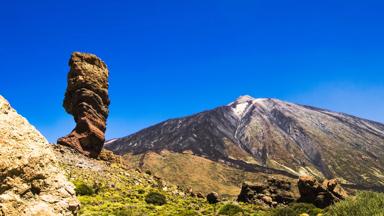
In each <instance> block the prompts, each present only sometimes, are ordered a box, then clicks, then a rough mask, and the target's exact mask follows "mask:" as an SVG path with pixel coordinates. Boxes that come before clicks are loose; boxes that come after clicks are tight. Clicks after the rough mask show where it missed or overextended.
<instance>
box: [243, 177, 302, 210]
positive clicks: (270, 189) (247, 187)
mask: <svg viewBox="0 0 384 216" xmlns="http://www.w3.org/2000/svg"><path fill="white" fill-rule="evenodd" d="M237 200H238V201H239V202H245V203H252V204H259V205H267V206H270V207H275V206H277V205H279V204H282V205H286V204H289V203H291V202H294V201H295V200H296V198H295V194H294V192H293V187H292V184H291V182H288V181H285V180H280V179H275V178H271V179H268V181H267V182H264V183H257V184H248V183H244V184H243V186H242V188H241V192H240V195H239V196H238V198H237Z"/></svg>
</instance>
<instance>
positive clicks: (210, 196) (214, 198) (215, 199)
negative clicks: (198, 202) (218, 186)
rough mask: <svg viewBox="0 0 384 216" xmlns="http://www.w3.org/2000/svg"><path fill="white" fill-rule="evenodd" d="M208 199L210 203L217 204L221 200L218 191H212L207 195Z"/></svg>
mask: <svg viewBox="0 0 384 216" xmlns="http://www.w3.org/2000/svg"><path fill="white" fill-rule="evenodd" d="M207 201H208V203H209V204H215V203H218V202H220V198H219V194H217V193H216V192H211V193H209V194H208V195H207Z"/></svg>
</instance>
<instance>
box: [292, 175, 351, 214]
mask: <svg viewBox="0 0 384 216" xmlns="http://www.w3.org/2000/svg"><path fill="white" fill-rule="evenodd" d="M298 187H299V192H300V196H301V197H300V199H299V201H300V202H307V203H312V204H314V205H315V206H317V207H319V208H325V207H328V206H330V205H332V204H334V203H335V202H338V201H340V200H344V199H345V198H346V197H348V194H347V192H346V191H345V190H344V189H343V188H342V187H341V186H340V185H339V184H338V182H337V180H336V179H332V180H324V181H323V183H322V184H321V183H320V182H318V181H317V180H316V179H315V178H314V177H312V176H302V177H300V179H299V182H298Z"/></svg>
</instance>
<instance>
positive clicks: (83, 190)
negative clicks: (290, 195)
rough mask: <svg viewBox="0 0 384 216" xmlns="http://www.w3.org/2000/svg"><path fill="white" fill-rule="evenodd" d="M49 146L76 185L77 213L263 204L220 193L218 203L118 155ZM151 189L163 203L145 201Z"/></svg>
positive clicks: (210, 211) (207, 210) (180, 211)
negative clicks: (133, 165) (99, 156)
mask: <svg viewBox="0 0 384 216" xmlns="http://www.w3.org/2000/svg"><path fill="white" fill-rule="evenodd" d="M51 148H52V149H53V150H54V151H55V154H56V157H57V158H58V160H59V161H60V164H61V167H62V168H63V169H64V170H65V173H66V175H67V177H68V179H69V180H70V181H71V182H73V183H74V184H75V185H76V188H77V194H78V199H79V200H80V202H81V210H80V214H81V215H215V214H216V213H217V212H218V211H219V209H220V208H222V207H223V206H225V205H226V204H232V203H233V204H235V205H236V206H239V207H240V208H241V209H242V211H244V212H245V213H246V214H247V215H250V214H251V213H252V212H257V211H259V210H261V209H263V206H258V205H252V204H247V203H238V202H236V197H233V198H231V199H228V198H227V199H222V198H221V197H220V199H221V202H220V203H218V204H215V205H211V204H209V203H208V202H207V200H206V198H205V194H197V193H196V194H195V193H194V192H193V191H190V190H188V189H187V188H183V187H178V186H176V185H172V184H169V183H167V182H165V181H164V180H162V179H161V178H159V177H156V176H153V175H152V174H151V173H149V172H147V173H146V172H145V171H141V170H136V169H130V168H128V167H127V166H125V165H124V163H122V161H121V160H120V158H119V157H105V158H104V159H108V160H109V161H105V160H97V159H91V158H88V157H85V156H83V155H81V154H79V153H77V152H76V151H74V150H72V149H70V148H68V147H65V146H59V145H52V147H51ZM102 155H103V153H102ZM151 192H156V193H159V194H162V195H164V197H165V202H166V203H164V204H162V205H159V204H153V203H148V202H147V200H146V199H147V197H148V195H149V194H150V193H151Z"/></svg>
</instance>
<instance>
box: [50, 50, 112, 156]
mask: <svg viewBox="0 0 384 216" xmlns="http://www.w3.org/2000/svg"><path fill="white" fill-rule="evenodd" d="M69 66H70V71H69V73H68V86H67V91H66V92H65V98H64V103H63V106H64V108H65V110H66V111H67V112H68V113H69V114H71V115H73V117H74V119H75V122H76V127H75V129H74V130H73V131H72V132H71V133H70V134H69V135H67V136H65V137H62V138H60V139H59V140H58V141H57V143H58V144H61V145H65V146H69V147H71V148H73V149H75V150H77V151H78V152H80V153H82V154H84V155H86V156H89V157H93V158H97V157H98V156H99V154H100V152H101V150H102V148H103V145H104V141H105V129H106V121H107V118H108V113H109V109H108V107H109V103H110V101H109V97H108V76H109V72H108V69H107V66H106V65H105V63H104V62H103V61H102V60H100V59H99V58H98V57H97V56H95V55H93V54H86V53H80V52H74V53H72V56H71V58H70V60H69Z"/></svg>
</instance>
